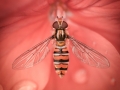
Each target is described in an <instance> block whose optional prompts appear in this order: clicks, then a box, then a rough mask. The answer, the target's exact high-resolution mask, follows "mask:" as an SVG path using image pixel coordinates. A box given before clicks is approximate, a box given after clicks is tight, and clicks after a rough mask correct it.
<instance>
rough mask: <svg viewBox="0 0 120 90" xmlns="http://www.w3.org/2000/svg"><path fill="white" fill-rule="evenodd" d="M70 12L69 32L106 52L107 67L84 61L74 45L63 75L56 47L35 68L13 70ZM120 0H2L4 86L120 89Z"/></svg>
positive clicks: (14, 89)
mask: <svg viewBox="0 0 120 90" xmlns="http://www.w3.org/2000/svg"><path fill="white" fill-rule="evenodd" d="M57 15H58V16H59V15H60V16H62V15H63V16H64V20H65V21H66V22H67V23H68V29H67V31H68V32H69V35H71V36H72V37H74V38H76V39H77V40H79V41H81V42H83V43H85V44H86V45H88V46H89V47H91V48H93V49H95V50H97V51H98V52H100V53H101V54H103V55H104V56H105V57H106V58H107V59H108V60H109V62H110V67H109V68H106V69H101V68H96V67H91V66H89V65H87V64H84V63H82V62H81V61H80V60H79V59H78V58H77V57H76V56H75V55H74V54H73V53H72V50H71V45H69V46H70V47H69V52H70V56H69V59H70V61H69V67H68V71H67V73H66V74H65V76H64V77H63V78H60V77H59V76H58V75H57V74H56V72H55V69H54V65H53V49H54V46H53V44H52V43H50V46H49V49H50V52H49V53H48V55H47V56H46V57H45V59H44V60H42V62H40V63H38V64H37V65H35V66H34V67H32V68H28V69H23V70H13V69H12V63H13V62H14V60H15V59H16V58H17V57H18V56H19V55H20V54H22V53H23V52H24V51H26V50H28V49H30V48H31V47H33V46H34V45H36V44H37V43H39V42H42V41H43V40H45V39H46V38H48V37H49V36H51V35H52V33H51V31H53V29H52V24H53V22H54V21H55V19H56V16H57ZM119 18H120V1H119V0H26V1H25V0H16V1H15V0H14V1H12V0H9V1H0V90H120V86H119V85H120V70H119V68H120V40H119V39H120V19H119Z"/></svg>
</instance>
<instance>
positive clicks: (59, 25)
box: [53, 16, 68, 30]
mask: <svg viewBox="0 0 120 90" xmlns="http://www.w3.org/2000/svg"><path fill="white" fill-rule="evenodd" d="M67 27H68V24H67V23H66V22H65V21H63V16H62V17H58V16H57V21H55V22H54V23H53V28H55V29H56V30H65V29H66V28H67Z"/></svg>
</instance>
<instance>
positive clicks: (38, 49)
mask: <svg viewBox="0 0 120 90" xmlns="http://www.w3.org/2000/svg"><path fill="white" fill-rule="evenodd" d="M51 39H52V36H51V37H49V38H47V39H46V40H44V41H43V42H41V43H38V44H37V45H36V46H34V47H32V48H31V49H29V50H27V51H26V52H24V53H23V54H21V55H20V56H19V57H18V58H16V59H15V61H14V62H13V64H12V68H13V69H25V68H29V67H33V65H35V64H37V63H38V62H40V61H41V60H42V59H44V58H45V56H46V55H47V53H48V52H49V49H48V47H47V46H48V44H49V42H50V40H51Z"/></svg>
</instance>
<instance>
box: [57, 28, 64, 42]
mask: <svg viewBox="0 0 120 90" xmlns="http://www.w3.org/2000/svg"><path fill="white" fill-rule="evenodd" d="M56 40H57V41H64V40H65V32H64V30H57V33H56Z"/></svg>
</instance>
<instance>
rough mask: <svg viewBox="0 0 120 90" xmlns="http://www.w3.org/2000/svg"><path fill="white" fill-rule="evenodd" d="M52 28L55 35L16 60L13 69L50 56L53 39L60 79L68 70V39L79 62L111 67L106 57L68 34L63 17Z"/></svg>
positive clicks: (28, 65)
mask: <svg viewBox="0 0 120 90" xmlns="http://www.w3.org/2000/svg"><path fill="white" fill-rule="evenodd" d="M52 26H53V28H54V30H55V31H54V32H55V33H54V34H53V35H52V36H50V37H49V38H47V39H46V40H44V41H43V42H41V43H38V44H37V45H35V46H34V47H32V48H31V49H29V50H27V51H26V52H24V53H23V54H21V55H20V56H19V57H18V58H16V59H15V61H14V62H13V64H12V68H13V69H25V68H29V67H33V66H34V65H35V64H37V63H39V62H40V61H41V60H42V59H44V58H45V57H46V55H47V54H48V52H49V48H48V44H49V42H50V41H51V40H52V39H54V40H55V48H54V52H53V63H54V67H55V71H56V73H57V74H58V75H59V77H63V76H64V75H65V73H66V72H67V69H68V64H69V52H68V48H67V46H66V40H67V39H69V40H70V42H71V44H72V52H73V53H74V55H75V56H76V57H78V59H79V60H81V61H82V62H84V63H86V64H88V65H90V66H94V67H98V68H107V67H109V61H108V60H107V58H106V57H105V56H103V55H102V54H100V53H99V52H97V51H96V50H94V49H92V48H90V47H88V46H87V45H85V44H83V43H82V42H80V41H78V40H76V39H75V38H73V37H71V36H70V35H68V34H67V33H66V29H67V27H68V24H67V23H66V22H65V21H64V20H63V17H60V18H58V17H57V21H55V22H54V23H53V25H52Z"/></svg>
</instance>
